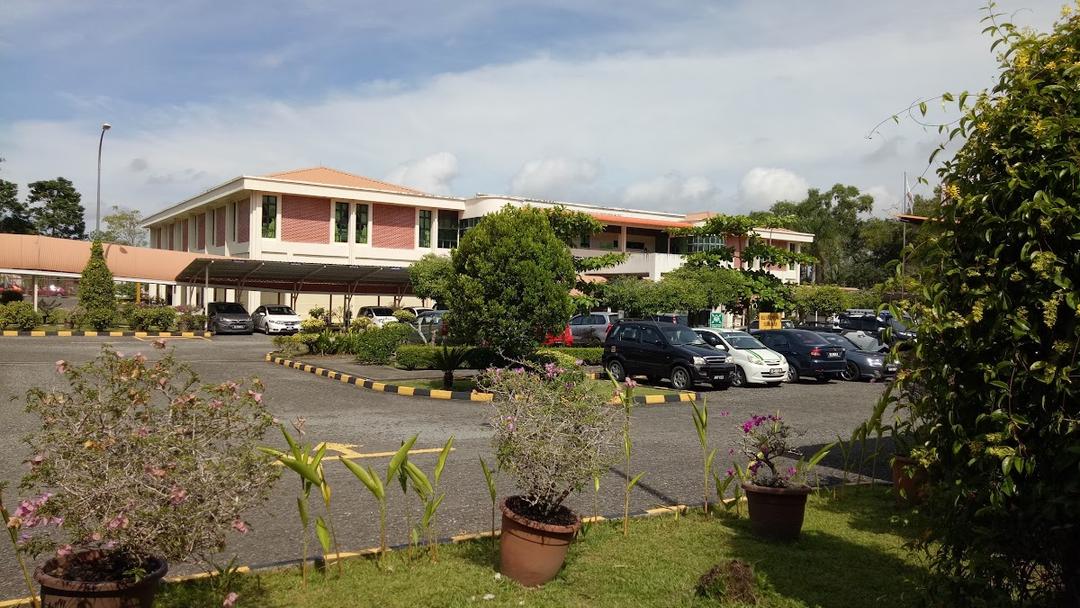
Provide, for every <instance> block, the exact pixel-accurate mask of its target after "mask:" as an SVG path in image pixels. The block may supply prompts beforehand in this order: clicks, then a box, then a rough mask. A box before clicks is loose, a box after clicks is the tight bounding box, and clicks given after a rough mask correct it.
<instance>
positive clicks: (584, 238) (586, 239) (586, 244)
mask: <svg viewBox="0 0 1080 608" xmlns="http://www.w3.org/2000/svg"><path fill="white" fill-rule="evenodd" d="M590 236H591V235H588V234H584V235H582V236H581V248H582V249H588V248H589V242H590V241H589V239H590Z"/></svg>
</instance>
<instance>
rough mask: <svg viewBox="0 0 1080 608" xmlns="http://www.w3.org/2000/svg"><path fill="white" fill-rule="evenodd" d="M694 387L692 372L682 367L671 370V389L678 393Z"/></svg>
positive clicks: (677, 366) (678, 366)
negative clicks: (691, 378)
mask: <svg viewBox="0 0 1080 608" xmlns="http://www.w3.org/2000/svg"><path fill="white" fill-rule="evenodd" d="M692 385H693V382H692V381H691V380H690V371H689V370H687V369H686V368H685V367H683V366H681V365H676V366H675V367H673V368H671V388H673V389H675V390H677V391H685V390H689V389H690V388H691V387H692Z"/></svg>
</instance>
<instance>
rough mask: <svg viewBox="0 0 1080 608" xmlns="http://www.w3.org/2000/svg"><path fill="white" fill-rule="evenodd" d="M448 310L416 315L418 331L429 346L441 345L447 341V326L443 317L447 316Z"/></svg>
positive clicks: (430, 311)
mask: <svg viewBox="0 0 1080 608" xmlns="http://www.w3.org/2000/svg"><path fill="white" fill-rule="evenodd" d="M447 312H449V311H446V310H429V311H427V312H422V313H420V314H418V315H416V321H415V322H414V324H415V326H416V331H418V332H420V336H421V337H423V338H424V342H427V343H428V344H439V343H441V342H443V341H445V340H446V335H447V333H448V332H447V329H448V328H447V324H446V322H445V320H444V318H443V317H445V316H446V313H447Z"/></svg>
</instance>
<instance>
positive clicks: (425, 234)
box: [420, 209, 431, 247]
mask: <svg viewBox="0 0 1080 608" xmlns="http://www.w3.org/2000/svg"><path fill="white" fill-rule="evenodd" d="M420 246H421V247H431V211H428V210H427V209H421V210H420Z"/></svg>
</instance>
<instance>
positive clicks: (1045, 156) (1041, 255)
mask: <svg viewBox="0 0 1080 608" xmlns="http://www.w3.org/2000/svg"><path fill="white" fill-rule="evenodd" d="M991 10H993V9H992V8H991ZM1000 18H1001V16H1000V15H990V16H988V17H987V23H988V25H989V28H988V29H989V31H990V33H991V34H992V35H993V37H994V38H995V41H994V46H995V47H997V48H998V49H999V50H1001V51H1004V54H1003V55H1002V56H1001V57H1002V58H1001V75H1000V78H999V80H998V82H997V84H996V85H995V86H994V87H993V89H991V90H990V91H987V92H983V93H980V94H978V95H975V96H969V95H968V94H966V93H964V94H962V95H959V96H958V97H957V98H955V100H954V98H953V96H951V95H948V94H946V95H944V96H943V100H944V101H946V102H949V101H956V102H957V103H958V106H959V107H960V109H961V111H962V113H963V115H962V118H961V119H960V121H959V123H958V125H957V126H956V127H955V128H953V130H952V131H951V132H950V133H949V138H950V140H951V139H959V140H964V141H965V143H964V145H963V146H962V147H961V148H960V149H959V151H958V152H957V153H956V156H955V157H954V158H952V159H951V160H949V161H947V162H946V163H945V164H944V165H943V168H942V169H941V170H940V172H939V174H940V176H941V179H942V183H943V184H944V187H943V192H944V195H945V201H944V202H943V204H942V206H941V210H940V215H939V216H938V217H936V218H934V221H933V222H932V223H931V224H932V225H933V226H935V235H934V236H933V238H931V239H929V240H928V242H927V243H926V244H925V245H924V249H923V251H922V252H921V253H922V255H923V257H924V267H925V268H926V272H925V275H924V276H923V277H922V283H923V285H924V287H923V291H922V293H921V294H920V296H921V298H920V300H921V303H922V304H921V305H920V307H919V308H918V309H917V310H916V311H915V312H916V314H917V315H918V316H919V317H921V318H922V322H921V323H920V326H919V340H918V342H917V343H916V348H915V356H914V361H913V367H912V368H911V370H910V372H909V373H908V374H907V377H906V378H903V379H902V381H903V382H905V383H909V384H912V385H916V386H918V387H919V388H920V389H921V395H922V397H921V398H919V399H918V400H917V402H916V403H914V404H913V407H914V408H915V413H916V414H917V415H918V416H921V417H923V418H925V420H926V422H927V424H928V427H929V429H930V432H929V439H928V441H927V443H926V445H925V450H924V451H925V453H927V454H928V455H929V457H928V458H927V459H926V460H927V461H928V463H929V473H930V476H931V479H932V484H933V485H932V487H931V489H930V497H929V500H928V502H927V504H926V506H925V508H924V510H925V512H926V513H927V514H928V515H929V516H930V519H931V522H932V526H931V528H930V533H929V534H928V535H927V536H926V537H925V538H924V539H923V541H924V542H923V543H922V546H923V548H924V549H925V550H927V551H928V552H929V553H930V554H931V555H932V557H933V566H934V568H935V569H936V570H937V572H939V573H940V574H941V575H943V576H942V577H941V578H940V579H937V580H938V581H939V582H940V584H939V585H936V586H934V587H932V588H931V589H930V592H931V593H932V594H934V598H935V601H937V602H940V603H942V604H953V605H961V604H962V605H984V606H1005V605H1010V606H1011V605H1018V604H1019V605H1025V606H1057V605H1080V519H1078V517H1077V512H1078V511H1077V505H1080V449H1078V448H1077V446H1078V445H1080V422H1078V421H1080V388H1078V384H1077V379H1078V377H1080V365H1078V360H1077V357H1078V354H1080V308H1078V307H1080V289H1078V285H1080V207H1078V206H1077V198H1076V184H1077V176H1078V175H1080V164H1078V159H1077V153H1076V145H1075V142H1076V141H1077V140H1078V139H1080V115H1078V114H1080V70H1078V69H1077V61H1078V59H1080V55H1078V53H1077V48H1080V17H1078V16H1076V15H1074V14H1072V13H1071V11H1065V12H1064V17H1063V18H1062V19H1061V20H1060V21H1059V22H1058V23H1057V24H1056V25H1055V27H1054V29H1053V31H1052V32H1050V33H1048V34H1035V33H1030V32H1026V31H1021V30H1019V29H1018V28H1015V27H1014V26H1012V25H1010V24H1002V23H998V22H997V19H1000ZM972 97H973V99H974V103H970V102H969V98H972ZM920 109H921V110H922V111H924V112H925V109H926V108H925V104H923V106H922V108H920Z"/></svg>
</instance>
